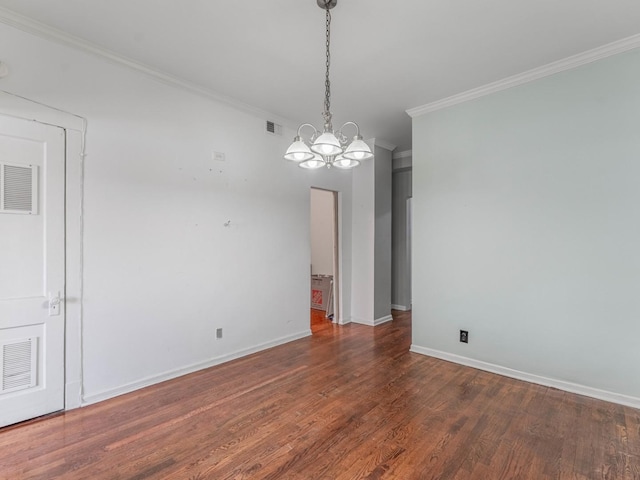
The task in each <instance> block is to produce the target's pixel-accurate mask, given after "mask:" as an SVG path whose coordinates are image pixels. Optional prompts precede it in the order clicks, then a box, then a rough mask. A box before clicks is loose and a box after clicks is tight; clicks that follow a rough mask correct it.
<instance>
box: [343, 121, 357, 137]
mask: <svg viewBox="0 0 640 480" xmlns="http://www.w3.org/2000/svg"><path fill="white" fill-rule="evenodd" d="M347 125H353V126H354V127H356V137H360V127H359V126H358V124H357V123H356V122H345V123H344V125H342V126H341V127H340V130H338V134H340V135H342V136H345V135H344V134H343V133H342V129H343V128H344V127H346V126H347Z"/></svg>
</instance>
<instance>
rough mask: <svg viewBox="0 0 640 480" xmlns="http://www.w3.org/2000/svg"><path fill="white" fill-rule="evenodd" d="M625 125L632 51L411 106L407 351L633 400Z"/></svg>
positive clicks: (638, 387)
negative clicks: (472, 95) (433, 104)
mask: <svg viewBox="0 0 640 480" xmlns="http://www.w3.org/2000/svg"><path fill="white" fill-rule="evenodd" d="M639 125H640V51H639V50H634V51H631V52H629V53H625V54H620V55H618V56H615V57H610V58H608V59H604V60H601V61H598V62H596V63H592V64H589V65H585V66H582V67H580V68H578V69H575V70H572V71H567V72H564V73H560V74H556V75H554V76H551V77H547V78H544V79H541V80H538V81H536V82H533V83H529V84H526V85H522V86H519V87H516V88H512V89H510V90H506V91H503V92H500V93H496V94H493V95H491V96H487V97H483V98H480V99H476V100H473V101H470V102H468V103H465V104H461V105H457V106H454V107H451V108H448V109H446V110H441V111H437V112H433V113H431V114H427V115H424V116H422V117H419V118H415V119H414V128H413V142H414V145H413V182H414V187H413V208H414V217H413V218H414V223H413V227H414V244H413V245H414V249H413V259H414V264H413V272H414V276H413V286H414V309H413V344H414V349H415V350H417V351H422V352H423V353H435V354H436V355H439V354H442V353H444V354H447V355H451V356H455V355H458V356H459V357H452V358H458V359H461V358H467V359H472V360H477V361H480V362H486V363H485V364H493V365H497V366H500V367H508V368H510V369H514V370H517V371H520V372H525V373H528V374H533V375H538V376H540V377H543V378H546V379H551V380H558V381H559V382H560V383H559V384H560V385H561V386H565V387H569V388H572V387H571V386H572V385H578V386H579V388H578V390H580V389H582V391H584V392H585V393H588V394H593V395H596V396H597V395H601V396H605V397H606V396H607V395H608V396H609V397H610V398H614V399H617V400H621V399H622V401H625V402H627V403H632V404H635V405H638V406H640V348H638V338H640V321H639V319H640V250H639V246H640V221H638V219H639V218H640V217H639V213H638V212H639V210H638V208H639V205H640V188H639V187H638V185H639V181H640V135H639V133H638V131H639V130H638V126H639ZM459 329H467V330H469V332H470V334H469V339H470V340H469V344H468V345H465V344H462V343H459V342H458V330H459ZM583 387H584V388H583ZM603 392H604V393H603ZM607 392H608V393H607ZM634 402H635V403H634Z"/></svg>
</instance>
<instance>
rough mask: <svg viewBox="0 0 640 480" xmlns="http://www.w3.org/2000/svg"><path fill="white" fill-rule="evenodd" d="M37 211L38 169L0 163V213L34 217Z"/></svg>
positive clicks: (30, 166) (29, 166) (31, 166)
mask: <svg viewBox="0 0 640 480" xmlns="http://www.w3.org/2000/svg"><path fill="white" fill-rule="evenodd" d="M37 209H38V167H36V166H33V165H11V164H8V163H0V213H23V214H28V215H35V214H36V213H38V212H37Z"/></svg>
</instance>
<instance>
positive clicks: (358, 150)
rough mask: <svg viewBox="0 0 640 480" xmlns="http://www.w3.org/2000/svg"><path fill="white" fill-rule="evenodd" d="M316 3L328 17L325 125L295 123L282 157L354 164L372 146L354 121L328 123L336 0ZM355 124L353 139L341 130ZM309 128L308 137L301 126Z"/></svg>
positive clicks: (302, 162) (309, 163)
mask: <svg viewBox="0 0 640 480" xmlns="http://www.w3.org/2000/svg"><path fill="white" fill-rule="evenodd" d="M317 2H318V6H319V7H320V8H322V9H323V10H325V12H326V18H327V42H326V46H327V63H326V65H327V71H326V74H325V81H324V87H325V93H324V112H323V113H322V116H323V118H324V129H323V131H322V133H321V132H320V131H319V130H318V129H316V127H314V126H313V125H311V124H310V123H303V124H302V125H300V126H299V127H298V133H297V134H296V136H295V138H294V139H293V143H292V144H291V145H290V146H289V148H288V149H287V153H285V155H284V158H285V159H286V160H291V161H293V162H298V165H299V166H301V167H302V168H309V169H314V168H321V167H327V168H331V167H337V168H343V169H348V168H353V167H356V166H358V165H359V164H360V162H361V161H362V160H368V159H370V158H372V157H373V153H371V149H370V148H369V146H368V145H367V144H366V143H365V142H364V140H363V139H362V136H361V135H360V127H358V124H356V123H355V122H347V123H345V124H344V125H342V127H340V129H339V130H338V131H337V132H334V130H333V125H332V123H331V117H332V115H331V111H330V107H331V81H330V80H329V67H330V66H331V53H330V51H329V47H330V45H331V11H330V10H331V9H332V8H333V7H335V6H336V4H337V3H338V0H317ZM348 126H351V127H355V130H356V134H355V136H354V137H353V139H352V140H350V139H349V138H348V137H346V136H345V135H344V134H343V133H342V132H343V130H344V129H345V127H348ZM304 128H307V129H308V130H311V131H312V132H313V133H311V136H310V137H309V138H308V140H305V139H303V137H302V130H303V129H304Z"/></svg>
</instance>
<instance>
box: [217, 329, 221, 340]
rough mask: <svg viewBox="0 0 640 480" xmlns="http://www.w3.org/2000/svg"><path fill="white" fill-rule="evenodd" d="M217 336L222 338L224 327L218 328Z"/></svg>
mask: <svg viewBox="0 0 640 480" xmlns="http://www.w3.org/2000/svg"><path fill="white" fill-rule="evenodd" d="M216 338H222V329H221V328H216Z"/></svg>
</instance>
